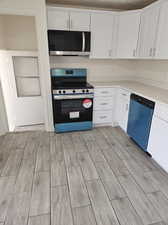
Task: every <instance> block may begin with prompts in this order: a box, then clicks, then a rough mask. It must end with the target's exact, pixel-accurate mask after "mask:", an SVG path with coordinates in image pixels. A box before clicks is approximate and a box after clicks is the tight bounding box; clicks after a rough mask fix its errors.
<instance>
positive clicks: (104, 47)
mask: <svg viewBox="0 0 168 225" xmlns="http://www.w3.org/2000/svg"><path fill="white" fill-rule="evenodd" d="M114 32H116V31H115V16H113V15H112V14H99V13H93V14H92V15H91V58H111V57H112V54H113V52H112V51H114V49H113V46H114V45H113V43H112V40H113V33H114Z"/></svg>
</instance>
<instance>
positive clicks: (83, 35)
mask: <svg viewBox="0 0 168 225" xmlns="http://www.w3.org/2000/svg"><path fill="white" fill-rule="evenodd" d="M84 51H85V32H82V52H84Z"/></svg>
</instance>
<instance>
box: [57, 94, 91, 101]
mask: <svg viewBox="0 0 168 225" xmlns="http://www.w3.org/2000/svg"><path fill="white" fill-rule="evenodd" d="M93 97H94V95H93V94H85V95H83V94H82V95H53V98H54V100H66V99H68V100H70V99H84V98H93Z"/></svg>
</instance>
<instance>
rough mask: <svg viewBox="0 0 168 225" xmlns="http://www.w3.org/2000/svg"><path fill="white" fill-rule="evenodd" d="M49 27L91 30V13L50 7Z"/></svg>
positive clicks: (52, 28) (54, 28) (51, 28)
mask: <svg viewBox="0 0 168 225" xmlns="http://www.w3.org/2000/svg"><path fill="white" fill-rule="evenodd" d="M48 29H50V30H72V31H89V30H90V13H88V12H80V11H70V10H68V9H67V10H66V9H65V10H61V9H56V8H54V7H49V8H48Z"/></svg>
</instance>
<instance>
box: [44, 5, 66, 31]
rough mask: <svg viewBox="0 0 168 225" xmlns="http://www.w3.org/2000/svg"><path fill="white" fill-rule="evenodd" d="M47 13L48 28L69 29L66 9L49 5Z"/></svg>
mask: <svg viewBox="0 0 168 225" xmlns="http://www.w3.org/2000/svg"><path fill="white" fill-rule="evenodd" d="M47 14H48V29H49V30H69V26H70V20H69V12H68V11H66V10H65V11H64V10H57V9H54V8H50V7H49V8H48V9H47Z"/></svg>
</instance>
